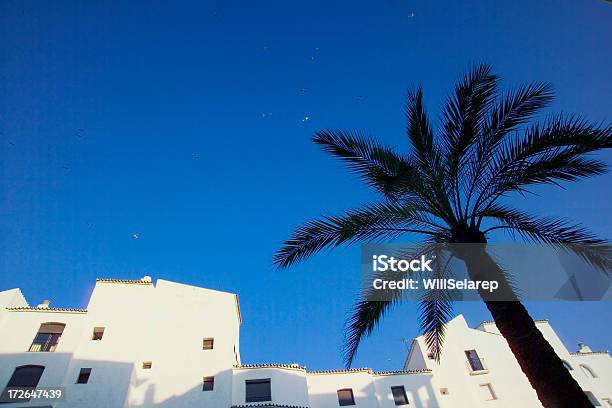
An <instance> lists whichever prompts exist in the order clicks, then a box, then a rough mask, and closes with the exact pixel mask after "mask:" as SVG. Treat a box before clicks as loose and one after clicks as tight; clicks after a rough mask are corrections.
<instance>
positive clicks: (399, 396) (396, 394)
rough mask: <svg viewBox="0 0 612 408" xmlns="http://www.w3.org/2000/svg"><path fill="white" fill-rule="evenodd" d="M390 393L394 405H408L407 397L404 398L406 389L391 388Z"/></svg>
mask: <svg viewBox="0 0 612 408" xmlns="http://www.w3.org/2000/svg"><path fill="white" fill-rule="evenodd" d="M391 393H392V394H393V401H395V405H408V397H407V396H406V389H405V388H404V386H403V385H400V386H398V387H391Z"/></svg>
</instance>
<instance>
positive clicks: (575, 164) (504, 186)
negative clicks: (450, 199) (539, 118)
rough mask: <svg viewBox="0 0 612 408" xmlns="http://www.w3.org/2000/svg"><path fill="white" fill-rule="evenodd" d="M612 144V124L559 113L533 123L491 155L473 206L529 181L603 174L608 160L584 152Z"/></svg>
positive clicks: (520, 188)
mask: <svg viewBox="0 0 612 408" xmlns="http://www.w3.org/2000/svg"><path fill="white" fill-rule="evenodd" d="M610 147H612V126H608V127H599V126H598V125H595V124H590V123H587V122H586V121H584V120H583V119H581V118H577V117H573V116H570V117H565V116H556V117H553V118H550V119H549V120H547V121H546V122H545V123H544V124H543V125H534V126H532V127H531V128H530V129H528V130H527V131H526V132H525V134H524V136H523V137H520V138H514V139H513V140H506V141H505V142H504V143H502V144H500V146H499V147H498V149H497V150H496V151H495V153H494V154H493V155H492V157H491V160H490V161H489V165H488V170H487V174H486V176H485V178H486V181H485V182H484V183H483V187H482V189H481V191H480V193H479V196H478V198H477V199H476V202H475V204H474V210H475V212H478V211H481V210H483V209H485V208H486V207H487V206H488V205H490V204H491V203H492V202H494V201H495V200H496V199H497V198H498V197H500V196H502V195H504V194H506V193H508V192H511V191H524V190H525V188H526V187H527V186H530V185H534V184H541V183H552V184H557V183H558V182H559V181H575V180H578V179H581V178H584V177H588V176H593V175H599V174H602V173H604V172H605V171H606V169H607V166H606V164H605V163H603V162H602V161H600V160H596V159H590V158H587V157H585V155H587V154H589V153H592V152H594V151H597V150H599V149H604V148H610Z"/></svg>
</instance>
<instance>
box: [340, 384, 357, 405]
mask: <svg viewBox="0 0 612 408" xmlns="http://www.w3.org/2000/svg"><path fill="white" fill-rule="evenodd" d="M338 404H340V406H341V407H344V406H347V405H355V398H354V397H353V390H352V389H351V388H344V389H342V390H338Z"/></svg>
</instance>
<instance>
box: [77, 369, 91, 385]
mask: <svg viewBox="0 0 612 408" xmlns="http://www.w3.org/2000/svg"><path fill="white" fill-rule="evenodd" d="M90 375H91V368H81V371H79V377H78V378H77V382H76V383H77V384H87V383H88V382H89V376H90Z"/></svg>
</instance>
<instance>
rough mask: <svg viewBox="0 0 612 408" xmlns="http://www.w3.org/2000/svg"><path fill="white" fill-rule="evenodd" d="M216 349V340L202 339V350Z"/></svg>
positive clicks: (210, 338) (211, 338) (212, 338)
mask: <svg viewBox="0 0 612 408" xmlns="http://www.w3.org/2000/svg"><path fill="white" fill-rule="evenodd" d="M214 349H215V338H214V337H203V338H202V350H214Z"/></svg>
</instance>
